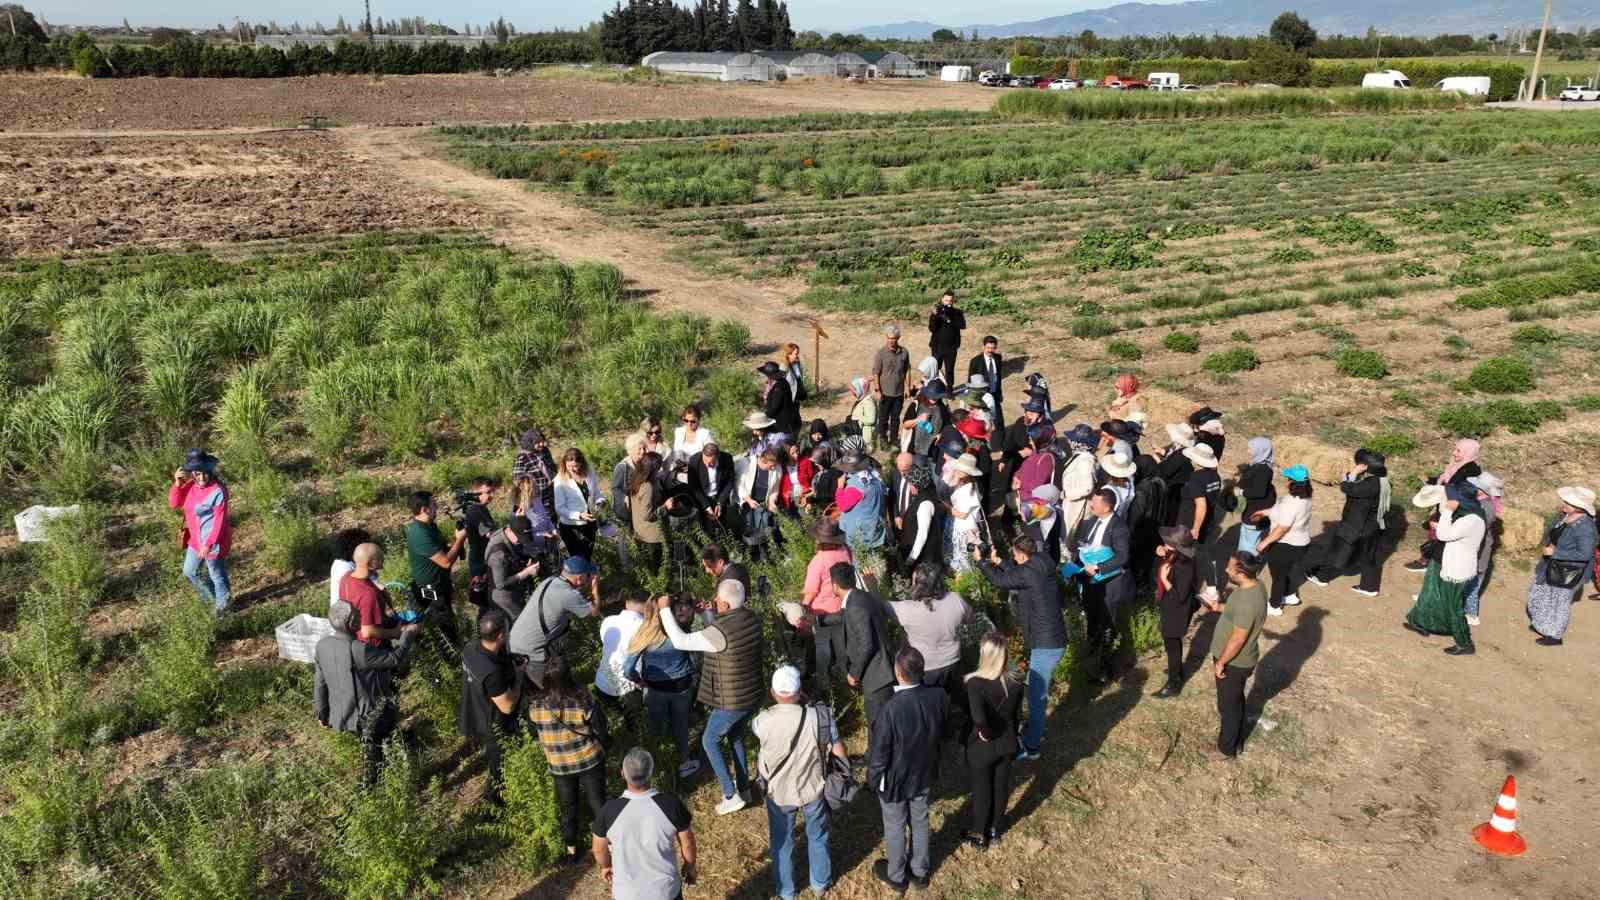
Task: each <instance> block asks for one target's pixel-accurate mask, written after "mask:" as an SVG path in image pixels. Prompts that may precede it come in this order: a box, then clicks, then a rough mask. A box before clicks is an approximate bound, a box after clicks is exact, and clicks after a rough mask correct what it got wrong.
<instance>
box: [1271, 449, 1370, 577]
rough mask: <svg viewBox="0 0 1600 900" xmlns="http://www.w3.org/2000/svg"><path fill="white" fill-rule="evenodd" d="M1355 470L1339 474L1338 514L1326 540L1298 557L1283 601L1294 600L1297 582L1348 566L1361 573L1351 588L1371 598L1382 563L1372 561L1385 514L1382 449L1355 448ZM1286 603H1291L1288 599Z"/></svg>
mask: <svg viewBox="0 0 1600 900" xmlns="http://www.w3.org/2000/svg"><path fill="white" fill-rule="evenodd" d="M1355 461H1356V465H1355V468H1353V469H1351V470H1350V471H1349V472H1347V473H1345V476H1344V481H1342V482H1340V483H1339V490H1340V491H1341V492H1342V493H1343V494H1344V512H1343V513H1342V514H1341V515H1340V516H1339V524H1337V525H1335V526H1333V528H1332V529H1331V531H1332V534H1331V535H1329V537H1328V542H1327V543H1326V544H1324V545H1323V546H1321V547H1319V548H1315V549H1312V550H1311V551H1310V552H1308V553H1306V555H1305V556H1304V557H1303V558H1302V561H1301V563H1300V565H1299V566H1298V567H1296V569H1295V574H1294V577H1293V578H1291V579H1290V582H1289V587H1290V593H1289V594H1287V595H1285V596H1284V600H1289V598H1290V597H1293V598H1294V602H1298V601H1299V599H1300V597H1299V594H1300V585H1302V584H1304V583H1305V582H1307V581H1309V582H1311V583H1312V584H1314V585H1316V586H1317V587H1326V586H1327V584H1328V582H1330V581H1332V580H1333V579H1335V578H1338V577H1339V576H1340V575H1343V574H1345V573H1346V572H1348V571H1349V570H1350V568H1351V567H1352V566H1354V567H1355V568H1356V569H1357V570H1358V571H1359V572H1360V575H1361V579H1360V581H1359V582H1358V583H1357V584H1356V586H1355V587H1353V588H1351V590H1352V591H1355V592H1356V593H1358V594H1361V595H1362V596H1364V597H1376V596H1378V591H1379V589H1380V588H1382V586H1383V565H1382V564H1381V563H1380V562H1379V561H1378V540H1379V538H1381V537H1382V536H1383V529H1384V518H1385V517H1386V516H1388V514H1389V471H1388V469H1387V468H1385V463H1386V462H1387V460H1386V459H1384V456H1383V454H1382V453H1379V452H1377V451H1375V450H1368V449H1366V448H1365V447H1363V448H1361V449H1360V450H1357V451H1356V460H1355ZM1291 605H1292V603H1291Z"/></svg>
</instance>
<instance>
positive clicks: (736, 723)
mask: <svg viewBox="0 0 1600 900" xmlns="http://www.w3.org/2000/svg"><path fill="white" fill-rule="evenodd" d="M657 615H659V616H660V617H661V625H662V627H663V628H664V629H666V632H667V639H668V640H670V641H671V642H672V646H674V647H676V648H678V649H679V650H683V651H685V652H688V653H704V654H705V665H704V667H703V668H702V669H701V670H700V695H699V699H700V702H701V703H704V704H705V705H706V706H708V707H710V708H711V715H710V717H709V718H708V719H707V720H706V731H705V735H704V736H703V737H701V739H700V746H701V747H702V748H703V749H704V750H705V752H706V759H707V761H709V762H710V763H711V771H713V772H715V773H717V781H718V782H719V783H720V784H721V785H722V802H721V803H718V804H717V815H719V816H721V815H727V814H728V813H732V812H738V811H739V810H741V809H744V808H745V807H746V806H748V805H749V804H750V797H749V796H748V794H749V784H750V769H749V763H748V761H747V760H746V759H745V755H744V735H745V732H746V731H748V730H749V726H750V717H751V716H753V715H755V712H756V708H757V707H758V706H760V705H761V699H762V694H763V693H764V692H763V691H762V690H761V684H762V677H761V661H762V659H763V655H762V654H763V651H762V645H763V638H762V633H761V618H760V617H759V616H757V615H756V614H755V613H754V612H753V611H751V610H749V609H747V608H745V605H744V585H742V584H740V583H739V582H737V581H733V580H731V579H730V580H727V581H724V582H722V583H721V584H719V585H717V603H716V611H715V613H711V612H707V614H706V615H707V618H708V619H709V620H710V624H708V625H707V626H706V627H705V628H702V629H700V630H699V631H696V632H694V633H692V634H686V633H685V632H684V630H683V629H682V628H681V627H680V626H679V625H678V620H677V619H676V618H674V617H673V615H672V610H670V609H666V610H661V611H659V612H658V613H657ZM723 738H727V739H728V744H729V745H730V749H732V751H733V774H732V776H730V775H729V773H728V763H727V760H725V759H723V757H722V739H723Z"/></svg>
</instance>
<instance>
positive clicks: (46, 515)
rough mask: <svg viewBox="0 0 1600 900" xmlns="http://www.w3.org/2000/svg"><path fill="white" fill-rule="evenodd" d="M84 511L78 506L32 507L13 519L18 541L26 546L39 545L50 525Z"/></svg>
mask: <svg viewBox="0 0 1600 900" xmlns="http://www.w3.org/2000/svg"><path fill="white" fill-rule="evenodd" d="M81 511H82V509H81V508H80V507H79V506H77V505H76V504H74V505H72V506H30V507H28V508H27V509H25V510H23V511H22V512H19V513H17V514H16V515H15V516H12V517H11V521H12V522H14V523H16V526H17V540H18V541H19V542H21V543H24V544H29V543H38V542H41V541H43V540H44V539H45V536H46V532H48V531H49V527H50V523H51V522H53V521H55V520H56V519H59V518H61V517H62V516H75V515H77V514H78V513H80V512H81Z"/></svg>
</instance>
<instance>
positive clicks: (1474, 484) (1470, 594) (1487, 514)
mask: <svg viewBox="0 0 1600 900" xmlns="http://www.w3.org/2000/svg"><path fill="white" fill-rule="evenodd" d="M1467 487H1468V488H1470V489H1471V490H1475V491H1477V494H1478V505H1479V506H1480V507H1482V508H1483V547H1482V548H1481V549H1479V550H1478V577H1477V578H1476V579H1475V580H1473V582H1472V587H1470V588H1468V589H1467V596H1466V598H1465V599H1464V600H1462V604H1461V605H1462V606H1463V607H1464V608H1465V609H1466V613H1467V624H1468V625H1471V626H1472V627H1474V628H1476V627H1478V625H1479V624H1481V623H1480V622H1479V621H1478V607H1479V602H1480V601H1481V600H1482V599H1483V587H1484V585H1485V584H1487V583H1488V581H1489V569H1490V567H1491V566H1492V565H1493V564H1494V523H1495V520H1497V519H1499V518H1501V517H1502V516H1504V515H1505V503H1504V501H1502V500H1501V496H1502V495H1503V494H1504V493H1505V488H1506V483H1505V482H1504V481H1501V480H1500V478H1499V477H1498V476H1495V475H1491V474H1489V473H1488V472H1483V473H1480V474H1478V475H1476V476H1474V477H1472V478H1468V479H1467Z"/></svg>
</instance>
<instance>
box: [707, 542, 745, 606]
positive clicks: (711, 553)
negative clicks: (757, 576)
mask: <svg viewBox="0 0 1600 900" xmlns="http://www.w3.org/2000/svg"><path fill="white" fill-rule="evenodd" d="M700 566H701V568H703V569H705V570H706V574H707V575H710V576H711V587H712V590H716V587H717V585H720V584H722V583H723V582H724V581H737V582H739V584H740V585H741V586H742V587H743V588H744V595H745V596H746V597H754V596H755V592H754V591H752V590H751V589H750V588H751V585H750V570H749V569H747V568H745V567H744V566H743V565H742V564H740V563H736V562H729V561H728V551H726V550H724V549H722V545H721V544H707V545H706V546H705V549H703V550H701V551H700Z"/></svg>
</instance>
